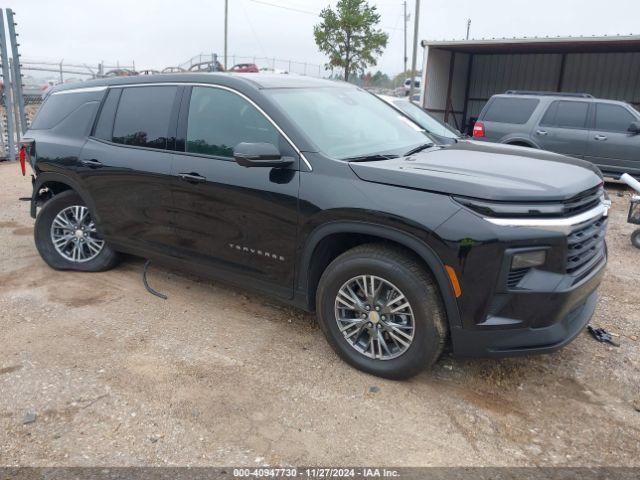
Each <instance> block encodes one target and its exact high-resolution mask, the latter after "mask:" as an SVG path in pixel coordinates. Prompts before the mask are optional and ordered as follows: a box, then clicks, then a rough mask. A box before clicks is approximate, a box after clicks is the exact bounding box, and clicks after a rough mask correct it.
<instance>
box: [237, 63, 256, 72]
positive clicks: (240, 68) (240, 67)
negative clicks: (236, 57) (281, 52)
mask: <svg viewBox="0 0 640 480" xmlns="http://www.w3.org/2000/svg"><path fill="white" fill-rule="evenodd" d="M229 71H230V72H236V73H259V72H260V69H259V68H258V66H257V65H256V64H255V63H239V64H237V65H234V66H233V67H231V69H230V70H229Z"/></svg>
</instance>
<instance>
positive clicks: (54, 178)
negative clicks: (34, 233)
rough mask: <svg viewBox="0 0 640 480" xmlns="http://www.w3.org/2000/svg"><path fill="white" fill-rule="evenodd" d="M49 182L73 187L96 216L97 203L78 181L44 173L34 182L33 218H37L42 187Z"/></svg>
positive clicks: (64, 176)
mask: <svg viewBox="0 0 640 480" xmlns="http://www.w3.org/2000/svg"><path fill="white" fill-rule="evenodd" d="M47 182H58V183H64V184H65V185H68V186H69V187H71V188H72V189H73V191H75V192H76V193H77V194H78V195H80V198H82V201H83V202H84V203H85V205H87V207H89V210H90V211H91V213H92V215H95V213H94V212H95V211H96V209H95V203H94V202H93V199H92V198H91V196H90V195H89V194H88V193H87V192H86V191H85V189H84V188H82V186H81V185H80V184H79V183H78V182H77V181H76V180H74V179H73V178H71V177H69V176H67V175H63V174H61V173H56V172H42V173H40V174H39V175H38V176H37V177H35V180H34V181H33V193H32V194H31V212H30V213H31V217H32V218H36V212H37V206H38V192H39V191H40V189H41V188H42V185H44V184H45V183H47ZM96 224H97V225H99V219H97V218H96Z"/></svg>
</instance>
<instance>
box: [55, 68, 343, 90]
mask: <svg viewBox="0 0 640 480" xmlns="http://www.w3.org/2000/svg"><path fill="white" fill-rule="evenodd" d="M140 83H149V84H153V83H205V84H206V83H210V84H214V85H225V86H229V87H234V86H235V87H239V86H241V85H244V86H252V87H254V88H257V89H270V88H308V87H340V86H349V85H350V84H347V83H344V82H337V81H333V80H324V79H319V78H313V77H304V76H301V75H285V74H270V73H230V72H215V73H190V72H187V73H163V74H158V75H135V76H129V77H110V78H100V79H96V80H89V81H86V82H78V83H66V84H63V85H57V86H56V87H54V89H52V92H54V91H55V92H58V91H63V90H73V89H78V88H90V87H101V86H111V85H136V84H140Z"/></svg>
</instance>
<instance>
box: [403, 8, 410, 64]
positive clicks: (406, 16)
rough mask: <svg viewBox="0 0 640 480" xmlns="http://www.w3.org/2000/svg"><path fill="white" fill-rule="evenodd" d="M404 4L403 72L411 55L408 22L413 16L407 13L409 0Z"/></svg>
mask: <svg viewBox="0 0 640 480" xmlns="http://www.w3.org/2000/svg"><path fill="white" fill-rule="evenodd" d="M403 6H404V70H403V72H406V71H407V61H408V60H409V57H407V23H409V18H410V17H411V15H407V0H404V3H403Z"/></svg>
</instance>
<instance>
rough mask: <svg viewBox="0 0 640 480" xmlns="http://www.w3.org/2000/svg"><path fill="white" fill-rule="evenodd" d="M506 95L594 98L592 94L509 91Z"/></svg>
mask: <svg viewBox="0 0 640 480" xmlns="http://www.w3.org/2000/svg"><path fill="white" fill-rule="evenodd" d="M504 93H505V95H537V96H540V97H574V98H594V97H593V95H591V94H590V93H568V92H535V91H528V90H507V91H506V92H504Z"/></svg>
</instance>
